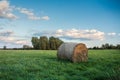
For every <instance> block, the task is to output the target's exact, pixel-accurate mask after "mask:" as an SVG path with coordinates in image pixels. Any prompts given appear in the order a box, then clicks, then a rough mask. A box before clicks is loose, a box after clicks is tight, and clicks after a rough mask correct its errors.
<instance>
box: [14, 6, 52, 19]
mask: <svg viewBox="0 0 120 80" xmlns="http://www.w3.org/2000/svg"><path fill="white" fill-rule="evenodd" d="M16 10H18V11H19V12H20V13H22V14H25V15H26V16H27V17H28V19H30V20H49V19H50V18H49V17H48V16H43V17H39V16H36V15H35V13H34V12H33V11H31V10H29V9H26V8H16Z"/></svg>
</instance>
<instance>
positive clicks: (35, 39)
mask: <svg viewBox="0 0 120 80" xmlns="http://www.w3.org/2000/svg"><path fill="white" fill-rule="evenodd" d="M31 42H32V45H33V47H34V49H39V48H40V47H39V39H38V38H37V37H32V40H31Z"/></svg>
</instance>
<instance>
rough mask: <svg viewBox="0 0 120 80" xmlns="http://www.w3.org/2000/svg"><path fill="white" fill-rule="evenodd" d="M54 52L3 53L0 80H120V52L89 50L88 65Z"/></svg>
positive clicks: (0, 58) (1, 52)
mask: <svg viewBox="0 0 120 80" xmlns="http://www.w3.org/2000/svg"><path fill="white" fill-rule="evenodd" d="M56 53H57V51H52V50H0V80H120V77H119V75H120V50H89V60H88V62H85V63H71V62H70V61H66V60H59V61H58V60H57V58H56Z"/></svg>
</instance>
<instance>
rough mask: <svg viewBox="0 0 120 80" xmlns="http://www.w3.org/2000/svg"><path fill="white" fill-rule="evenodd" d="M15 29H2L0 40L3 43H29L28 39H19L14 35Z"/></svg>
mask: <svg viewBox="0 0 120 80" xmlns="http://www.w3.org/2000/svg"><path fill="white" fill-rule="evenodd" d="M14 35H15V34H14V32H13V31H1V32H0V42H2V43H9V44H18V45H25V44H29V42H28V41H27V40H24V39H18V38H16V37H14Z"/></svg>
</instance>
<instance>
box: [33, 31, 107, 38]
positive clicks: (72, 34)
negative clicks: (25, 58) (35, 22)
mask: <svg viewBox="0 0 120 80" xmlns="http://www.w3.org/2000/svg"><path fill="white" fill-rule="evenodd" d="M33 35H36V36H37V35H38V36H40V35H48V36H55V37H60V38H65V39H79V40H104V35H105V33H104V32H101V31H98V30H96V29H91V30H78V29H70V30H62V29H58V30H56V31H53V32H49V31H45V32H36V33H34V34H33Z"/></svg>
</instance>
